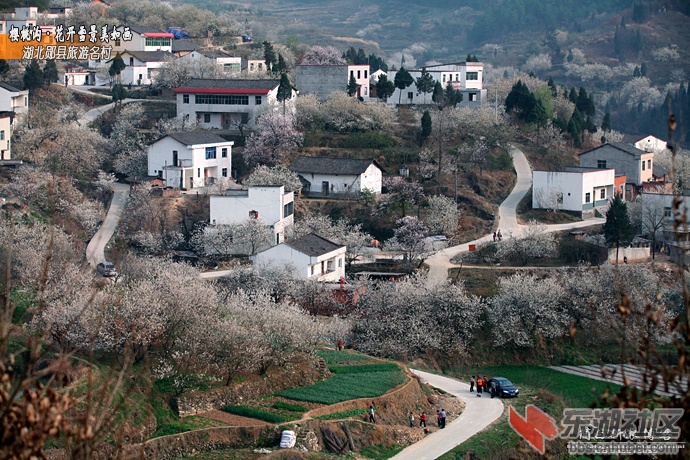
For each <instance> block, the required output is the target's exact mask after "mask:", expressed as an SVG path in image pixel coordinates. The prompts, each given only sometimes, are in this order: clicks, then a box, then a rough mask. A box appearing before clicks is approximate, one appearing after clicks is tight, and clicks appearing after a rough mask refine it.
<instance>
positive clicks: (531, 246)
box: [496, 221, 557, 265]
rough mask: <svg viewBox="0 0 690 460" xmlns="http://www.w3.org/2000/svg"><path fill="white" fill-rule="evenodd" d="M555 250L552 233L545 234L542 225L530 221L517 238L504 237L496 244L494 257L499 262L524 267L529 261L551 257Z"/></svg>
mask: <svg viewBox="0 0 690 460" xmlns="http://www.w3.org/2000/svg"><path fill="white" fill-rule="evenodd" d="M556 249H557V247H556V240H555V237H554V235H553V233H548V232H546V229H545V227H544V226H543V225H539V224H538V223H537V222H534V221H532V222H530V224H529V225H528V226H527V228H525V230H524V231H523V232H522V233H521V234H520V235H519V236H517V237H516V236H513V235H509V236H508V235H506V236H504V238H503V239H502V240H501V242H499V244H498V250H497V253H496V256H497V257H498V258H499V259H500V260H505V261H508V262H514V263H519V264H521V265H526V264H527V262H529V261H530V260H534V259H541V258H544V257H548V256H550V255H553V254H554V253H555V252H556Z"/></svg>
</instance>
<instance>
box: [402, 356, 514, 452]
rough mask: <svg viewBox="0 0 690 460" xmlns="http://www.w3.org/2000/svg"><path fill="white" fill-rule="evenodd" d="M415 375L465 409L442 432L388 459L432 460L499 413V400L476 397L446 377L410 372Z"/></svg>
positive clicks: (460, 384) (466, 437) (433, 434)
mask: <svg viewBox="0 0 690 460" xmlns="http://www.w3.org/2000/svg"><path fill="white" fill-rule="evenodd" d="M412 372H414V373H415V374H416V375H418V376H419V377H421V379H422V380H423V381H424V382H427V383H429V384H430V385H431V386H433V387H436V388H440V389H441V390H443V391H446V392H448V393H450V394H452V395H454V396H456V397H458V398H460V399H462V400H463V401H464V402H465V410H464V411H463V412H462V414H460V417H458V418H456V419H455V420H453V421H452V422H449V423H448V424H447V425H446V428H445V429H443V430H438V431H436V432H434V433H432V434H430V435H429V436H427V437H425V438H424V439H422V440H421V441H419V442H416V443H414V444H412V445H411V446H409V447H407V448H405V449H403V450H402V451H401V452H400V453H399V454H398V455H396V456H394V457H392V459H391V460H433V459H435V458H438V457H440V456H441V455H443V454H444V453H446V452H448V451H449V450H451V449H453V448H454V447H455V446H457V445H459V444H461V443H463V442H465V441H466V440H468V439H469V438H470V437H472V436H474V435H475V434H477V433H479V432H480V431H482V430H483V429H484V428H486V427H487V426H489V425H491V423H493V421H494V420H496V419H497V418H499V417H500V416H501V414H502V413H503V403H502V402H501V400H500V399H499V398H494V399H491V397H490V396H488V395H486V394H485V395H484V397H482V398H478V397H477V396H476V393H470V386H469V385H468V384H466V383H463V382H460V381H458V380H455V379H451V378H449V377H443V376H441V375H436V374H430V373H428V372H423V371H418V370H415V369H412Z"/></svg>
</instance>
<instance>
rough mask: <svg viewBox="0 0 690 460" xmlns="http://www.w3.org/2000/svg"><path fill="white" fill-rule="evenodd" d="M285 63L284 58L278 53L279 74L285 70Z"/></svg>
mask: <svg viewBox="0 0 690 460" xmlns="http://www.w3.org/2000/svg"><path fill="white" fill-rule="evenodd" d="M287 70H288V68H287V63H286V62H285V58H284V57H283V55H282V54H280V53H278V72H280V73H281V74H283V73H285V72H287Z"/></svg>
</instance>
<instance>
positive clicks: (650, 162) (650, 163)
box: [647, 160, 652, 169]
mask: <svg viewBox="0 0 690 460" xmlns="http://www.w3.org/2000/svg"><path fill="white" fill-rule="evenodd" d="M647 169H652V160H647Z"/></svg>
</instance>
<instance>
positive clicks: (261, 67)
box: [259, 62, 264, 70]
mask: <svg viewBox="0 0 690 460" xmlns="http://www.w3.org/2000/svg"><path fill="white" fill-rule="evenodd" d="M263 68H264V65H263V64H262V63H260V62H259V70H263Z"/></svg>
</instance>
